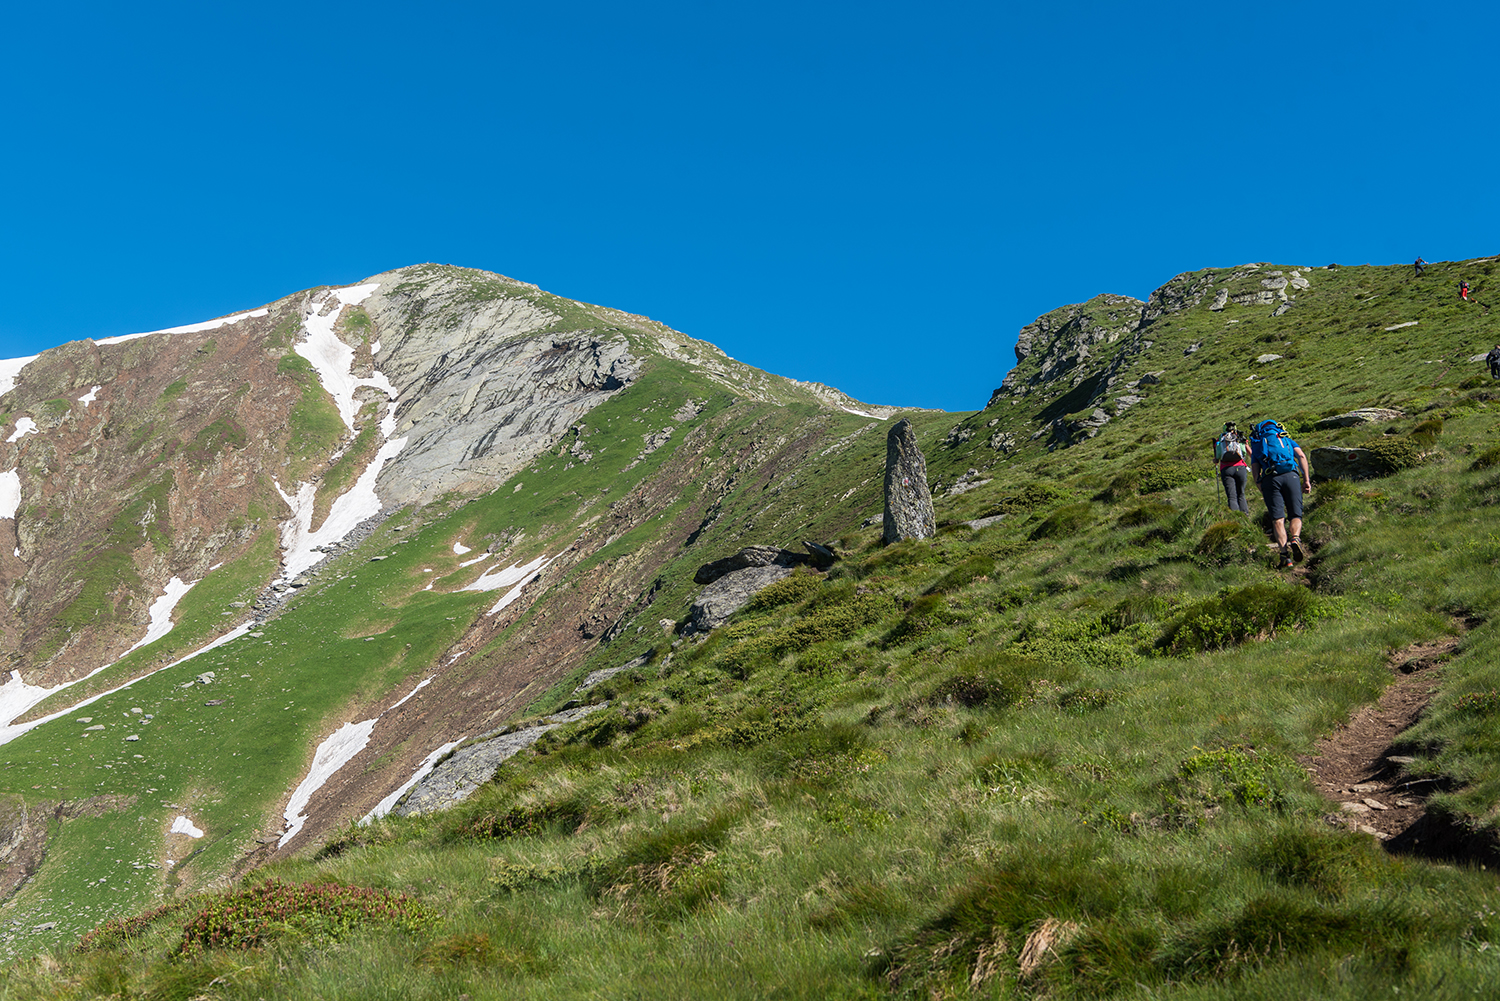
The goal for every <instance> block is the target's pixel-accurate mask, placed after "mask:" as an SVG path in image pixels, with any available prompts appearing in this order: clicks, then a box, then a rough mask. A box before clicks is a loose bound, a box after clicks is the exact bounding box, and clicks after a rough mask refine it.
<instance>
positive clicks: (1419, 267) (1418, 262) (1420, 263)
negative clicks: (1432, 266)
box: [1412, 254, 1427, 278]
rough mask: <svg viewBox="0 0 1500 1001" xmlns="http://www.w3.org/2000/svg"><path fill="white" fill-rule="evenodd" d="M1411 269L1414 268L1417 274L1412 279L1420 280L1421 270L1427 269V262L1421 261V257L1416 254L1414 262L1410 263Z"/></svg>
mask: <svg viewBox="0 0 1500 1001" xmlns="http://www.w3.org/2000/svg"><path fill="white" fill-rule="evenodd" d="M1412 267H1413V268H1415V269H1416V272H1417V273H1416V274H1415V275H1414V276H1413V277H1415V278H1421V277H1422V269H1423V268H1425V267H1427V262H1426V261H1424V260H1422V255H1420V254H1418V255H1417V259H1416V261H1415V262H1413V263H1412Z"/></svg>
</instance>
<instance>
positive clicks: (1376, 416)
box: [1316, 407, 1406, 431]
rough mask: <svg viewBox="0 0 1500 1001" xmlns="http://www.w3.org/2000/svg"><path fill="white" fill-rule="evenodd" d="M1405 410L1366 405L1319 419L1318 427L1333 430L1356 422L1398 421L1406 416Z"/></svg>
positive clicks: (1352, 425) (1321, 429)
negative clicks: (1345, 412)
mask: <svg viewBox="0 0 1500 1001" xmlns="http://www.w3.org/2000/svg"><path fill="white" fill-rule="evenodd" d="M1405 416H1406V414H1405V413H1404V412H1403V411H1400V410H1395V409H1392V408H1390V407H1364V408H1362V409H1359V410H1351V411H1349V412H1348V413H1347V414H1334V415H1333V416H1332V417H1325V418H1323V419H1322V420H1320V421H1318V423H1317V425H1316V427H1317V429H1318V430H1319V431H1331V430H1333V429H1334V428H1349V427H1354V426H1355V425H1356V424H1379V423H1382V422H1384V421H1398V420H1400V419H1401V418H1403V417H1405Z"/></svg>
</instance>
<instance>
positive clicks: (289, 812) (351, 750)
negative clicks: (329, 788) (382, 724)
mask: <svg viewBox="0 0 1500 1001" xmlns="http://www.w3.org/2000/svg"><path fill="white" fill-rule="evenodd" d="M379 718H380V717H378V716H377V717H376V718H375V719H367V720H364V721H363V722H360V723H345V724H344V725H343V726H341V727H339V728H338V730H336V731H334V734H333V736H331V737H329V738H328V739H327V740H325V741H323V743H321V744H319V745H318V750H317V753H316V754H314V755H313V763H312V767H311V768H310V769H308V772H307V778H305V779H303V780H302V783H301V784H300V785H298V786H297V789H296V791H295V792H293V793H292V798H291V799H290V800H289V801H288V802H287V805H286V812H285V813H283V814H282V816H283V817H285V818H286V831H285V832H284V833H283V834H282V835H281V840H280V841H278V842H276V847H277V848H280V847H281V846H283V845H285V844H286V843H287V842H288V841H290V840H292V839H293V838H295V837H296V836H297V834H298V833H299V832H300V831H301V830H302V825H303V824H305V823H307V814H306V813H304V812H303V811H304V810H306V809H307V804H308V803H309V802H311V801H312V797H313V793H315V792H317V791H318V790H319V789H321V788H323V783H325V782H327V781H328V780H329V779H331V778H333V775H334V773H335V772H337V771H338V770H339V769H340V768H342V767H344V765H346V764H348V763H349V761H350V760H351V759H352V758H353V757H354V756H355V755H356V754H358V753H359V752H360V751H363V750H364V749H365V745H366V744H368V743H369V742H370V732H371V731H372V730H374V729H375V722H376V720H378V719H379Z"/></svg>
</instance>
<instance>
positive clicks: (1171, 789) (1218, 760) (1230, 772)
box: [1162, 745, 1301, 820]
mask: <svg viewBox="0 0 1500 1001" xmlns="http://www.w3.org/2000/svg"><path fill="white" fill-rule="evenodd" d="M1195 750H1197V749H1196V748H1195ZM1300 778H1301V775H1300V772H1299V770H1298V768H1297V763H1296V762H1295V761H1293V760H1292V759H1290V758H1288V757H1286V756H1284V755H1281V754H1276V753H1260V752H1257V751H1256V750H1255V749H1254V748H1250V747H1243V746H1240V745H1235V746H1232V747H1218V748H1214V749H1212V750H1207V751H1204V750H1198V753H1196V754H1194V755H1192V756H1191V757H1188V758H1186V759H1184V760H1183V762H1182V764H1180V765H1179V766H1178V768H1177V773H1176V774H1175V775H1173V776H1172V777H1171V778H1170V779H1168V780H1167V781H1166V783H1165V784H1164V785H1163V787H1162V795H1163V799H1164V801H1165V803H1166V805H1167V809H1168V813H1169V814H1177V815H1179V817H1182V816H1184V815H1185V816H1186V818H1187V819H1190V820H1196V819H1197V816H1198V815H1200V814H1201V812H1202V811H1203V810H1204V809H1206V808H1208V807H1214V806H1229V805H1238V806H1261V807H1272V808H1277V809H1279V808H1281V807H1282V806H1284V805H1285V804H1286V798H1287V792H1288V790H1289V789H1291V788H1292V786H1293V785H1294V784H1295V783H1296V782H1297V781H1299V779H1300Z"/></svg>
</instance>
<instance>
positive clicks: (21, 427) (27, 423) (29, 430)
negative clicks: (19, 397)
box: [5, 417, 36, 445]
mask: <svg viewBox="0 0 1500 1001" xmlns="http://www.w3.org/2000/svg"><path fill="white" fill-rule="evenodd" d="M28 434H36V421H34V420H32V419H31V418H30V417H22V418H21V419H20V420H18V421H16V430H15V433H13V434H12V435H11V436H10V437H9V438H7V439H5V443H6V444H7V445H9V444H10V443H11V442H13V441H19V440H20V439H21V438H22V437H24V436H25V435H28Z"/></svg>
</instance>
